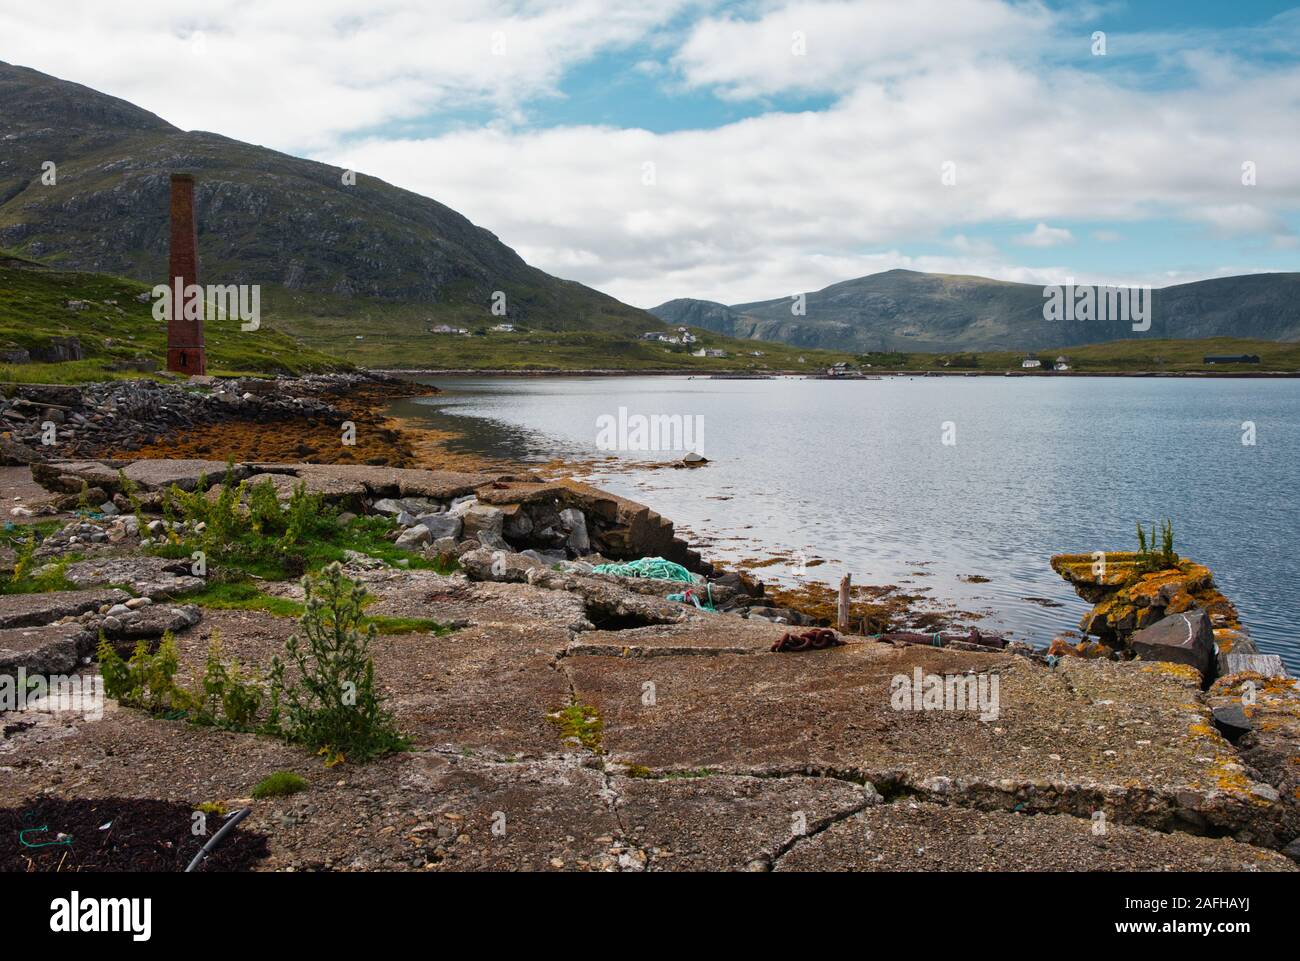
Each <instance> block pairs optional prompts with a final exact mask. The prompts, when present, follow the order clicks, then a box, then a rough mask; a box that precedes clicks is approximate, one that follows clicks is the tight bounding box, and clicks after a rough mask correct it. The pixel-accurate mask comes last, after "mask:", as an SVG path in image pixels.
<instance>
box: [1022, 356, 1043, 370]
mask: <svg viewBox="0 0 1300 961" xmlns="http://www.w3.org/2000/svg"><path fill="white" fill-rule="evenodd" d="M1020 366H1021V367H1023V368H1025V369H1026V370H1032V369H1033V368H1035V367H1042V366H1043V362H1042V361H1041V360H1039V359H1038V358H1037V357H1026V358H1025V359H1024V360H1022V361H1021V362H1020Z"/></svg>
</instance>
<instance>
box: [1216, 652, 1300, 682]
mask: <svg viewBox="0 0 1300 961" xmlns="http://www.w3.org/2000/svg"><path fill="white" fill-rule="evenodd" d="M1219 673H1220V674H1221V675H1223V676H1224V677H1227V676H1229V675H1231V674H1246V673H1250V674H1261V675H1263V676H1264V677H1287V676H1288V675H1287V671H1286V667H1285V665H1283V663H1282V658H1281V657H1279V656H1278V655H1277V654H1236V653H1232V654H1220V655H1219Z"/></svg>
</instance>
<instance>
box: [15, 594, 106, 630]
mask: <svg viewBox="0 0 1300 961" xmlns="http://www.w3.org/2000/svg"><path fill="white" fill-rule="evenodd" d="M130 596H131V595H130V594H128V593H127V592H126V591H122V590H117V589H111V590H84V591H54V592H51V593H49V594H0V628H5V627H32V626H37V625H41V624H50V623H53V622H54V621H57V620H58V619H59V618H61V617H76V616H77V615H79V614H84V613H85V612H86V611H94V610H98V609H99V608H100V607H101V606H102V605H104V604H121V603H122V602H123V601H126V600H127V599H129V598H130Z"/></svg>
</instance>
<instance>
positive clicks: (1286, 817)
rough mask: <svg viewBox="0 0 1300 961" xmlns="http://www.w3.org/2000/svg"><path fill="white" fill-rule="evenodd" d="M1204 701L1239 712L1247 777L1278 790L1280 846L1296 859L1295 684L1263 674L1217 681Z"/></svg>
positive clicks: (1299, 791) (1299, 784) (1299, 778)
mask: <svg viewBox="0 0 1300 961" xmlns="http://www.w3.org/2000/svg"><path fill="white" fill-rule="evenodd" d="M1206 699H1207V701H1208V702H1209V704H1210V705H1211V706H1212V707H1214V708H1225V707H1228V708H1232V707H1235V708H1238V709H1240V710H1241V711H1242V712H1243V713H1244V714H1245V715H1246V718H1247V719H1248V721H1249V724H1250V727H1251V730H1250V732H1249V733H1247V734H1245V735H1243V736H1242V737H1241V739H1240V740H1238V741H1237V745H1236V746H1237V750H1238V751H1239V752H1240V754H1241V757H1242V761H1243V763H1244V764H1245V765H1246V767H1247V770H1248V771H1249V772H1250V774H1251V776H1253V777H1256V778H1258V779H1259V780H1261V781H1264V782H1265V783H1267V784H1269V785H1270V786H1271V787H1272V788H1273V789H1274V791H1276V792H1277V796H1278V798H1279V801H1280V804H1281V808H1282V816H1281V818H1280V822H1281V823H1280V826H1279V833H1280V835H1281V838H1282V842H1283V846H1284V847H1285V848H1286V849H1287V851H1288V853H1290V854H1291V856H1292V857H1293V858H1295V859H1296V860H1297V861H1300V682H1298V681H1296V680H1294V679H1292V678H1282V677H1269V676H1266V675H1263V674H1233V675H1230V676H1228V677H1221V678H1219V679H1218V680H1217V681H1215V682H1214V686H1213V687H1211V688H1210V691H1209V694H1208V696H1207V698H1206Z"/></svg>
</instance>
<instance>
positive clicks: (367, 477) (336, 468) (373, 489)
mask: <svg viewBox="0 0 1300 961" xmlns="http://www.w3.org/2000/svg"><path fill="white" fill-rule="evenodd" d="M250 466H251V467H252V469H253V470H256V471H258V472H266V473H277V474H290V475H292V476H294V477H300V478H304V479H312V480H314V481H315V482H317V483H321V484H325V483H331V482H337V481H344V482H350V483H353V484H360V485H361V486H362V487H364V488H365V490H366V492H367V493H368V494H370V496H372V497H428V498H433V499H435V500H445V499H447V498H452V497H464V496H465V495H467V494H472V493H474V489H475V488H477V487H481V486H482V485H484V484H491V483H492V482H493V481H496V480H497V479H498V478H499V477H500V476H502V475H499V474H472V473H466V472H464V471H445V470H413V469H409V468H401V467H369V466H364V465H350V464H274V463H271V464H262V463H255V464H252V465H250Z"/></svg>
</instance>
